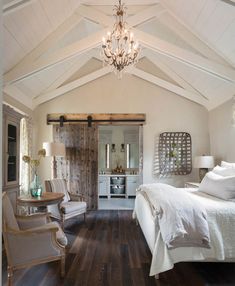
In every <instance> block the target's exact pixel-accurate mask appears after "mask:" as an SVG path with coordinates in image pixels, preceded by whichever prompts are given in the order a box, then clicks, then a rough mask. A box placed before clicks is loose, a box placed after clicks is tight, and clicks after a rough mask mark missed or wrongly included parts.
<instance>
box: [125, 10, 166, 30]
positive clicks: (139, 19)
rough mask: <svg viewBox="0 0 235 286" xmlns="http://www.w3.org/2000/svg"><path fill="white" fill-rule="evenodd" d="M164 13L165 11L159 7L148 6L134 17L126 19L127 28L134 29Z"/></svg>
mask: <svg viewBox="0 0 235 286" xmlns="http://www.w3.org/2000/svg"><path fill="white" fill-rule="evenodd" d="M165 12H166V9H165V8H164V7H162V6H161V5H154V6H150V7H149V8H146V9H144V10H142V11H141V12H139V13H137V14H136V15H133V16H130V17H128V18H127V19H126V22H127V24H128V25H129V26H131V27H135V26H138V25H140V24H142V23H144V22H146V21H149V20H151V19H152V18H158V17H160V16H161V15H162V14H164V13H165Z"/></svg>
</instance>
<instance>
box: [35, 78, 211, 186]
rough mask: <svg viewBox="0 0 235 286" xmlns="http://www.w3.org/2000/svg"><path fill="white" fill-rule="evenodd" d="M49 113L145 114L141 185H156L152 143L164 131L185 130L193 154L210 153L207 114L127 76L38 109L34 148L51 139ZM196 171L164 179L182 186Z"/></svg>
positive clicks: (44, 172)
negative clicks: (190, 137) (47, 123)
mask: <svg viewBox="0 0 235 286" xmlns="http://www.w3.org/2000/svg"><path fill="white" fill-rule="evenodd" d="M48 113H146V119H147V120H146V125H145V126H144V130H143V134H144V182H145V183H151V182H155V181H156V180H157V178H155V177H154V176H153V157H154V142H155V140H156V137H157V136H159V134H160V133H161V132H164V131H185V132H189V133H190V134H191V136H192V151H193V157H194V156H195V155H200V154H207V153H208V151H209V134H208V112H207V110H206V109H205V108H204V107H202V106H200V105H198V104H196V103H193V102H191V101H189V100H186V99H184V98H182V97H180V96H178V95H175V94H173V93H170V92H168V91H166V90H164V89H162V88H159V87H157V86H155V85H152V84H149V83H147V82H145V81H143V80H140V79H138V78H136V77H134V76H131V75H129V74H124V76H123V79H122V80H118V79H117V78H116V76H115V75H113V74H111V75H107V76H105V77H103V78H100V79H99V80H96V81H93V82H92V83H90V84H87V85H85V86H82V87H80V88H79V89H76V90H74V91H72V92H70V93H68V94H66V95H63V96H61V97H58V98H56V99H54V100H51V101H50V102H48V103H45V104H42V105H41V106H39V107H38V108H37V109H36V110H35V112H34V116H35V120H34V122H35V123H36V126H35V127H36V132H35V134H36V136H37V137H36V138H35V142H37V145H38V146H37V148H41V146H42V142H44V141H50V140H52V126H47V125H46V116H47V114H48ZM40 172H41V176H42V179H46V178H49V177H50V160H49V158H45V160H44V161H43V162H42V164H41V166H40ZM197 173H198V172H197V170H193V173H192V174H191V175H190V176H176V177H175V178H169V179H167V180H164V181H166V182H169V183H172V184H174V185H177V186H183V182H185V181H187V180H196V179H198V178H197Z"/></svg>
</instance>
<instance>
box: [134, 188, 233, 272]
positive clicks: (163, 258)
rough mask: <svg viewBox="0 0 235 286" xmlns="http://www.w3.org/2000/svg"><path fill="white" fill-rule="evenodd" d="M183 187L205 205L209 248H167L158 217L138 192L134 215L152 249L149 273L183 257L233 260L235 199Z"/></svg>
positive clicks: (162, 268)
mask: <svg viewBox="0 0 235 286" xmlns="http://www.w3.org/2000/svg"><path fill="white" fill-rule="evenodd" d="M181 190H182V189H181ZM185 191H186V192H190V191H192V193H190V195H191V194H192V195H193V196H195V195H196V198H197V200H198V201H199V203H200V204H202V205H204V206H205V208H206V211H207V214H208V218H207V220H208V225H209V233H210V239H211V248H210V249H207V248H202V247H178V248H175V249H168V248H167V246H166V244H165V243H164V242H163V239H162V237H161V233H160V231H159V224H158V218H157V217H155V218H154V217H153V215H152V211H151V209H150V205H149V202H148V201H147V200H146V199H145V197H144V196H143V195H142V194H141V193H139V194H137V196H136V200H135V208H134V213H133V215H134V217H135V218H136V219H137V221H138V223H139V225H140V227H141V229H142V231H143V234H144V236H145V239H146V241H147V244H148V246H149V248H150V250H151V253H152V262H151V268H150V275H151V276H152V275H156V276H157V275H158V274H159V273H161V272H164V271H167V270H170V269H172V268H173V267H174V264H175V263H177V262H182V261H219V262H235V202H232V201H225V200H221V199H219V198H216V197H213V196H210V195H207V194H204V193H202V192H198V191H196V192H195V193H194V192H193V191H195V189H185Z"/></svg>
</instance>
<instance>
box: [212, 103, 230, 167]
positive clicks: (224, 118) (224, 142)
mask: <svg viewBox="0 0 235 286" xmlns="http://www.w3.org/2000/svg"><path fill="white" fill-rule="evenodd" d="M232 104H233V102H232V100H229V101H227V102H225V103H224V104H222V105H221V106H219V107H217V108H215V109H213V110H212V111H210V112H209V131H210V148H211V154H212V155H214V156H215V157H216V161H217V163H220V161H221V160H225V161H228V162H235V127H232V125H231V121H232Z"/></svg>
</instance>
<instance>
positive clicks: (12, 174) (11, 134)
mask: <svg viewBox="0 0 235 286" xmlns="http://www.w3.org/2000/svg"><path fill="white" fill-rule="evenodd" d="M7 145H8V150H7V153H8V158H7V181H8V182H14V181H16V179H17V177H16V176H17V165H16V164H17V128H16V126H15V125H12V124H8V137H7Z"/></svg>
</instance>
